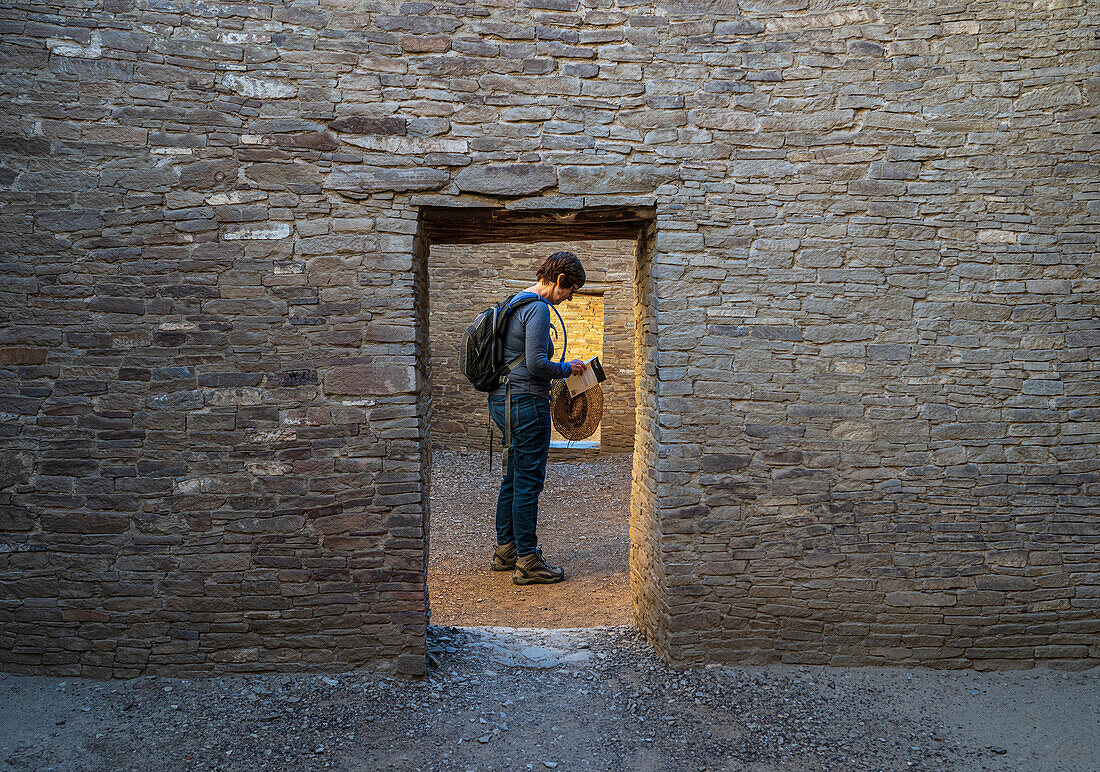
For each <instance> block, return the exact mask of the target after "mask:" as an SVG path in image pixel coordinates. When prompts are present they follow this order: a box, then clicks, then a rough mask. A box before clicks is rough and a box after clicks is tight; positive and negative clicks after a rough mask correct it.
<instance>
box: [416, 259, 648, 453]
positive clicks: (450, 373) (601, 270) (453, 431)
mask: <svg viewBox="0 0 1100 772" xmlns="http://www.w3.org/2000/svg"><path fill="white" fill-rule="evenodd" d="M559 249H567V250H569V251H572V252H574V253H575V254H576V255H577V256H578V257H580V259H581V261H582V262H583V263H584V265H585V273H586V274H587V276H588V283H587V286H586V287H585V288H584V290H583V292H582V293H576V294H575V295H574V297H573V300H571V301H568V302H566V303H562V304H560V305H558V306H557V309H558V312H559V313H560V314H561V316H562V319H563V321H564V322H565V326H566V330H567V331H568V335H569V343H568V347H569V350H568V353H567V357H568V359H574V358H578V357H579V358H582V359H586V358H588V357H590V356H600V357H601V362H603V363H604V365H605V374H606V375H607V381H605V383H604V397H605V401H604V406H605V411H604V420H603V421H602V422H601V427H600V430H599V432H598V439H599V440H600V443H601V450H603V451H609V450H610V451H628V450H630V449H631V448H632V447H633V445H634V309H633V301H634V296H633V291H632V288H631V285H630V277H631V271H632V266H633V261H634V245H633V244H632V243H631V242H629V241H587V242H580V243H576V244H571V243H563V242H555V243H539V244H479V245H477V246H470V245H465V244H441V245H438V246H436V247H434V248H433V249H432V253H431V257H430V259H429V273H430V276H431V309H430V320H429V326H430V329H431V342H432V402H433V412H432V424H431V431H432V442H433V443H434V444H436V445H440V444H445V445H447V446H448V447H453V448H462V449H465V450H484V449H485V447H486V445H487V442H488V428H487V425H486V419H487V415H486V408H485V397H484V395H483V394H480V393H478V392H476V391H474V390H473V389H472V388H471V387H470V385H469V383H468V382H467V381H466V379H465V378H463V377H462V373H461V372H460V370H459V367H458V341H460V340H461V337H462V331H463V330H465V329H466V327H467V326H468V325H469V324H470V323H471V322H472V321H473V319H474V318H475V317H476V316H477V314H478V313H480V312H481V311H482V310H483V309H485V308H488V307H489V306H490V305H492V304H494V303H498V302H500V301H501V300H503V299H504V298H505V297H507V296H508V295H510V294H512V293H514V292H518V291H519V290H522V289H524V288H525V287H528V286H530V285H531V284H532V283H534V275H535V271H536V270H537V268H538V265H539V263H541V261H542V260H543V259H545V258H546V256H547V255H549V254H552V253H553V252H555V251H557V250H559ZM590 293H596V294H590ZM551 319H552V321H553V323H554V325H555V327H557V326H560V325H558V322H557V319H556V317H552V318H551ZM554 345H555V353H554V356H555V359H556V358H558V356H559V355H560V352H561V345H562V339H561V337H560V335H559V336H558V337H556V338H555V342H554ZM497 436H498V437H499V435H497ZM555 439H562V438H561V437H560V435H557V433H556V432H555Z"/></svg>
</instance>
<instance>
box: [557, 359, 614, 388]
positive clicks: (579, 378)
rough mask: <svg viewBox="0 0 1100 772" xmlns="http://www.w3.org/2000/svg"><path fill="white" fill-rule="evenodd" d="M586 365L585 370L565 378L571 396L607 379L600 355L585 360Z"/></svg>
mask: <svg viewBox="0 0 1100 772" xmlns="http://www.w3.org/2000/svg"><path fill="white" fill-rule="evenodd" d="M584 365H585V367H584V371H583V372H581V373H578V374H577V375H570V376H567V377H566V378H565V385H566V386H567V387H568V388H569V396H570V397H575V396H577V395H578V394H583V393H584V392H586V391H588V390H589V389H591V388H592V387H593V386H595V385H596V384H598V383H603V382H604V381H605V380H606V379H607V376H606V375H604V374H603V365H601V364H600V358H599V357H592V358H591V359H586V360H584Z"/></svg>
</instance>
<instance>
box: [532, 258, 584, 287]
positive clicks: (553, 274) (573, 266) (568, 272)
mask: <svg viewBox="0 0 1100 772" xmlns="http://www.w3.org/2000/svg"><path fill="white" fill-rule="evenodd" d="M563 273H564V274H565V280H566V281H567V282H569V286H571V287H572V288H573V289H580V288H581V287H583V286H584V282H585V280H586V279H587V278H588V277H587V276H585V273H584V266H583V265H581V261H580V260H579V259H578V258H577V256H576V255H574V254H573V253H572V252H565V251H561V252H555V253H554V254H552V255H550V257H548V258H546V259H545V260H543V261H542V265H540V266H539V270H538V273H536V274H535V275H536V276H537V277H538V278H539V279H544V280H546V281H548V282H550V283H551V284H556V283H557V281H558V276H560V275H561V274H563Z"/></svg>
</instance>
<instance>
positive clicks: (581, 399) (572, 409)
mask: <svg viewBox="0 0 1100 772" xmlns="http://www.w3.org/2000/svg"><path fill="white" fill-rule="evenodd" d="M601 418H603V389H602V388H600V385H599V384H596V385H595V386H593V387H592V388H591V389H589V390H588V391H586V392H584V393H582V394H578V395H577V396H575V397H570V396H569V389H568V388H566V386H565V381H562V380H555V381H553V382H552V383H551V385H550V419H551V421H552V422H553V424H554V428H555V429H557V430H558V434H560V435H561V436H562V437H565V439H567V440H584V439H587V438H589V437H591V436H592V435H593V434H595V433H596V430H597V429H599V428H600V419H601Z"/></svg>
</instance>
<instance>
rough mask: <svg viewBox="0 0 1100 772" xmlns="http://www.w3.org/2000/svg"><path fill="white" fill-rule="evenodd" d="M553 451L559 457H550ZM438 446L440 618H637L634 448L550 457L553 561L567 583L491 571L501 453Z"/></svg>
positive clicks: (435, 515) (431, 565)
mask: <svg viewBox="0 0 1100 772" xmlns="http://www.w3.org/2000/svg"><path fill="white" fill-rule="evenodd" d="M552 458H553V457H552ZM493 464H494V467H493V471H492V472H490V471H489V468H488V458H487V454H485V453H462V452H454V451H442V450H435V451H434V452H433V453H432V487H431V538H430V540H429V549H430V554H429V557H428V593H429V595H430V597H431V608H432V616H431V619H432V622H434V623H436V624H446V625H503V626H506V627H593V626H598V625H625V624H630V623H631V611H630V579H629V574H628V569H627V562H628V559H629V555H630V471H631V456H630V454H629V453H621V454H609V455H603V456H599V457H598V458H595V459H592V460H587V461H556V460H552V461H551V463H550V464H549V466H548V468H547V473H546V488H545V490H544V491H543V493H542V496H541V497H540V507H539V538H540V540H541V544H542V545H543V554H544V555H545V557H546V560H547V561H549V562H550V563H552V564H554V565H560V566H564V567H565V570H566V576H567V581H565V582H563V583H562V584H556V585H544V586H540V587H517V586H516V585H514V584H512V575H511V574H510V573H503V572H500V573H494V572H492V571H488V570H486V567H487V566H488V565H489V560H490V558H491V556H492V553H493V546H494V545H495V544H496V530H495V525H494V523H495V512H496V497H497V491H498V490H499V489H500V458H499V456H498V457H497V458H495V459H494V460H493Z"/></svg>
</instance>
